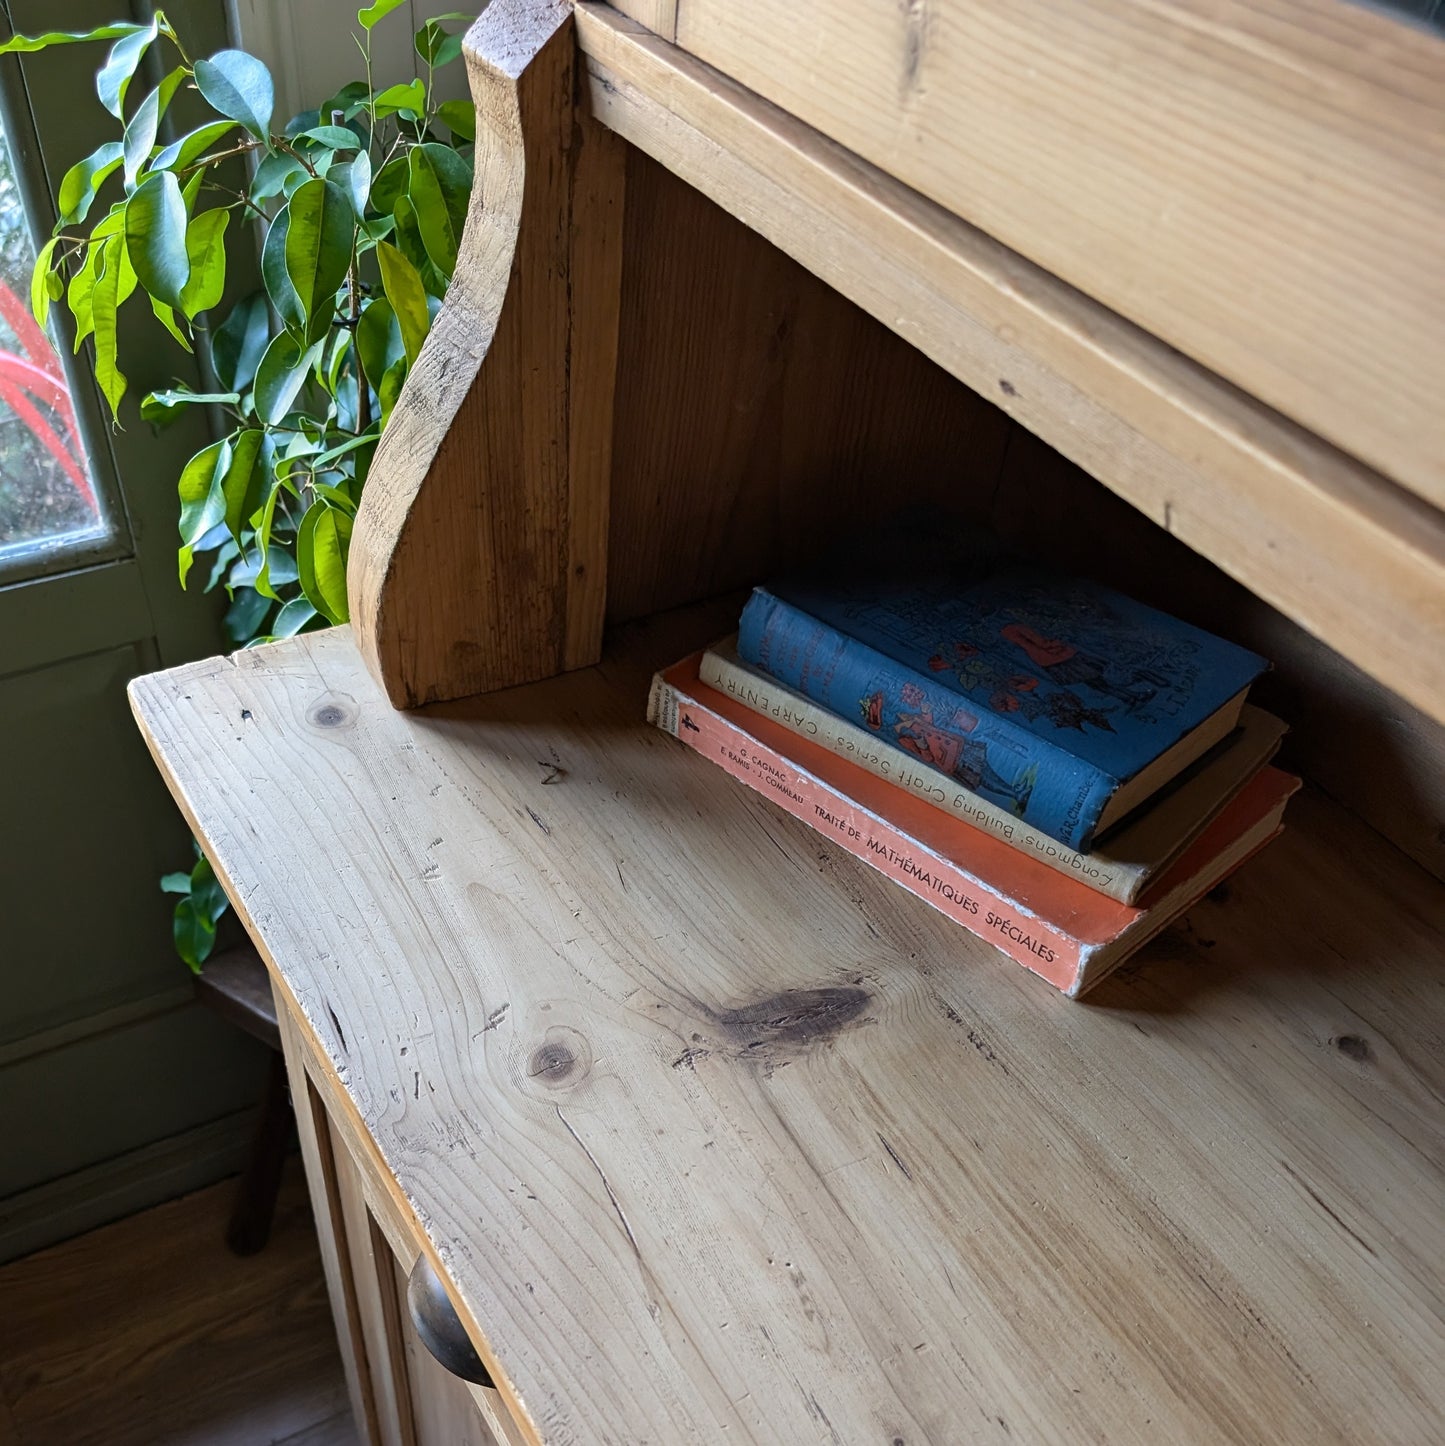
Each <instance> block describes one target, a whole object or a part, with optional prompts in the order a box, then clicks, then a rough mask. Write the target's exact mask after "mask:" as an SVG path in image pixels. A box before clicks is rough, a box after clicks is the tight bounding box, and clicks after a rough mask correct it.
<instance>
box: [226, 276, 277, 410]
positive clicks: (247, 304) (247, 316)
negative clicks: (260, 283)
mask: <svg viewBox="0 0 1445 1446" xmlns="http://www.w3.org/2000/svg"><path fill="white" fill-rule="evenodd" d="M270 340H271V312H270V308H269V307H268V306H267V304H266V297H265V295H264V294H263V293H262V292H259V291H253V292H252V293H251V294H250V295H249V296H247V297H245V298H244V299H243V300H241V301H238V302H237V303H236V304H235V306H233V307H232V308H231V312H230V315H229V316H227V317H226V319H225V321H223V322H222V323H221V324H220V326H218V327H217V328H216V330H215V331H214V332H213V333H212V334H211V366H212V367H213V368H214V369H215V373H216V380H217V381H218V382H220V384H221V385H222V386H223V387H230V388H231V389H232V390H233V391H237V392H239V391H244V390H245V388H246V387H248V386H250V385H251V383H252V381H253V380H254V379H255V376H256V368H257V367H258V366H260V365H261V358H262V356H264V355H265V352H266V344H267V342H269V341H270Z"/></svg>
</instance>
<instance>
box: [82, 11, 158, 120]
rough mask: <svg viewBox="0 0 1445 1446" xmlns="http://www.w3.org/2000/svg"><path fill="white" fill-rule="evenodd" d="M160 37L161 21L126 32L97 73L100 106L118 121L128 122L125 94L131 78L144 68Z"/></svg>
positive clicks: (96, 80)
mask: <svg viewBox="0 0 1445 1446" xmlns="http://www.w3.org/2000/svg"><path fill="white" fill-rule="evenodd" d="M156 34H157V22H156V20H155V18H154V17H152V19H151V22H150V24H149V25H136V26H134V27H131V28H129V29H127V30H126V31H125V33H124V34H122V35H121V37H120V39H119V40H117V41H116V42H115V44H114V45H112V46H111V47H110V54H109V55H107V56H106V58H105V64H104V65H102V66H101V68H100V69H99V70H98V71H96V73H95V93H96V94H97V95H98V96H99V97H100V103H101V105H103V106H104V107H105V108H106V110H108V111H109V112H110V113H111V115H113V116H114V117H115V118H116V119H117V120H123V119H124V111H125V93H126V91H127V90H129V89H130V83H131V78H132V77H133V76H134V75H135V73H136V70H137V68H138V67H139V66H140V63H141V60H142V58H143V57H144V56H145V53H146V51H147V50H149V49H150V47H151V43H152V41H154V40H155V38H156Z"/></svg>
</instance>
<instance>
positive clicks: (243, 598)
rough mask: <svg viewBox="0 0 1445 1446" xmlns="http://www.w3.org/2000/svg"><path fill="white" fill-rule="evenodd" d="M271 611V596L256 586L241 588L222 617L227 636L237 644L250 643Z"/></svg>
mask: <svg viewBox="0 0 1445 1446" xmlns="http://www.w3.org/2000/svg"><path fill="white" fill-rule="evenodd" d="M270 611H271V599H270V598H265V597H262V596H261V594H260V593H258V592H257V591H256V590H255V589H254V588H251V587H244V588H241V589H240V590H239V591H237V593H236V595H235V597H234V598H233V599H232V601H231V606H230V607H228V608H227V609H226V616H225V617H224V618H223V619H222V626H223V627H224V628H225V630H226V636H227V637H228V638H229V639H230V640H231V641H232V642H233V643H235V644H236V645H237V646H240V645H241V644H244V643H249V642H250V641H251V640H252V639H253V638H254V637H256V636H257V634H258V633H260V632H261V630H262V628H263V626H264V624H265V622H266V614H267V613H269V612H270Z"/></svg>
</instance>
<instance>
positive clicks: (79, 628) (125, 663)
mask: <svg viewBox="0 0 1445 1446" xmlns="http://www.w3.org/2000/svg"><path fill="white" fill-rule="evenodd" d="M7 8H8V9H9V10H10V12H11V15H12V18H13V21H14V24H15V27H16V28H17V29H18V30H22V31H26V32H32V33H33V32H35V31H39V30H48V29H52V28H54V27H55V25H56V24H58V23H63V24H64V26H65V27H66V28H76V29H81V28H86V27H88V26H91V25H96V24H101V23H103V22H106V21H110V20H115V19H117V18H124V16H125V13H126V10H127V5H126V3H125V0H67V3H66V4H65V5H64V6H63V7H59V8H58V7H57V6H56V5H55V4H54V3H53V0H12V3H11V4H10V5H9V6H8V7H7ZM143 8H144V7H143V4H142V3H141V0H135V3H134V4H133V5H132V6H131V7H130V9H131V13H132V14H133V15H134V16H136V17H137V18H138V17H139V15H140V12H141V11H142V9H143ZM166 8H167V12H168V13H169V15H170V16H171V18H172V20H173V21H175V22H176V23H177V25H178V26H179V27H182V28H183V29H184V30H185V31H188V32H189V34H190V35H191V36H192V37H194V38H195V41H196V49H197V50H198V52H199V53H200V54H206V53H209V52H210V51H212V50H216V49H220V48H222V47H223V46H224V45H226V44H227V43H228V40H227V36H226V28H225V15H224V3H223V0H181V3H179V4H174V3H173V4H169V5H168V6H167V7H166ZM61 10H63V14H62V13H60V12H61ZM104 55H105V49H104V46H103V45H101V46H95V45H74V46H66V47H63V48H60V49H57V50H54V51H50V52H45V53H41V54H38V55H34V56H29V57H27V58H26V59H25V61H24V62H23V65H22V63H21V62H19V61H17V60H15V59H13V58H8V59H6V60H5V61H3V62H0V100H3V105H0V121H3V124H4V127H5V131H6V137H7V140H8V142H9V150H10V156H11V159H12V161H13V174H14V179H15V183H16V184H15V185H14V186H7V184H6V181H5V177H4V175H3V174H0V206H4V205H6V204H7V202H8V204H9V206H10V207H11V210H12V212H13V211H14V210H15V208H16V207H17V205H19V204H21V203H23V205H24V208H25V210H26V212H27V213H28V215H29V219H30V221H31V224H32V228H33V231H34V232H35V234H36V236H37V244H38V240H39V238H43V237H44V236H46V235H48V233H49V231H50V224H51V220H52V218H53V216H54V214H55V212H54V203H53V195H54V191H55V188H56V186H57V185H58V183H59V181H60V178H61V177H62V176H63V175H64V174H65V171H66V170H67V169H68V168H69V166H70V165H72V164H73V163H74V162H75V161H76V160H78V159H80V158H81V157H82V156H84V155H86V154H88V153H89V152H90V151H92V150H93V149H94V148H95V147H96V146H97V145H98V144H100V143H101V142H102V141H104V140H109V139H112V138H113V137H114V135H115V123H114V121H113V119H112V118H111V117H110V116H109V115H108V114H107V113H106V112H105V111H104V110H103V108H102V107H101V105H100V103H99V101H98V100H97V99H96V97H95V87H94V71H95V68H96V67H97V66H98V65H99V64H100V63H101V61H102V60H103V59H104ZM155 79H156V77H154V76H152V77H147V75H146V74H145V73H144V71H142V73H141V74H140V75H139V76H138V77H137V81H136V84H135V85H134V86H132V92H133V94H132V96H131V103H132V105H134V104H136V103H138V102H139V99H140V98H141V97H142V96H143V95H144V94H145V93H146V90H147V89H148V88H149V86H150V85H151V84H153V83H154V81H155ZM181 104H182V101H181V100H180V99H179V98H178V100H177V106H178V107H179V106H180V105H181ZM177 119H178V121H179V123H181V124H184V123H185V121H184V116H183V115H178V117H177ZM17 192H18V194H17ZM102 199H103V200H104V199H105V198H104V197H103V198H102ZM93 214H95V215H98V214H99V211H98V210H97V211H96V212H95V213H93ZM7 234H8V235H9V236H10V240H9V242H7V241H6V239H5V238H6V235H7ZM16 244H17V243H16V241H15V225H14V218H13V217H12V224H11V226H10V229H9V232H8V233H7V232H6V228H5V227H4V226H3V225H0V252H3V250H4V248H5V247H6V245H9V246H10V247H11V249H12V250H13V249H14V247H15V245H16ZM236 284H238V285H247V286H249V285H250V284H254V283H253V282H252V283H248V282H247V281H246V278H244V277H237V278H236ZM26 299H27V300H28V291H27V295H26ZM0 312H3V308H0ZM52 316H53V317H54V318H55V323H56V324H55V330H56V333H57V335H59V336H60V338H61V340H62V349H63V350H65V351H66V352H68V351H69V350H70V345H69V334H70V333H69V329H68V326H67V324H66V318H65V316H64V314H63V312H62V311H61V310H60V309H58V308H56V309H53V310H52ZM7 325H9V323H3V324H0V351H12V352H13V351H14V349H15V347H16V345H17V344H18V343H17V338H16V334H15V329H14V327H13V326H11V327H10V330H8V331H7V330H6V326H7ZM19 325H21V326H22V327H23V318H22V319H21V321H20V322H19ZM31 340H32V342H33V341H34V337H33V336H32V337H31ZM120 343H121V364H122V367H123V369H124V370H125V372H126V374H127V375H128V377H129V379H130V383H131V394H130V396H129V397H128V399H127V402H126V404H125V406H124V407H123V408H122V414H121V421H122V426H123V429H122V430H116V431H113V430H112V429H111V428H110V426H109V425H108V417H107V415H106V413H105V411H104V404H103V401H102V400H101V398H100V396H99V393H98V391H97V389H96V387H95V383H94V378H93V373H92V372H91V361H90V356H91V351H90V344H89V343H87V344H86V346H85V347H84V348H83V349H82V352H81V354H80V357H79V358H78V360H77V363H76V364H75V365H74V366H73V367H72V372H71V388H70V395H71V400H72V405H73V411H74V414H75V418H76V425H77V429H78V430H79V432H80V433H81V434H82V439H83V447H84V451H85V452H86V453H87V455H88V459H89V476H90V478H91V480H92V483H93V485H94V487H95V489H96V490H97V492H98V493H99V494H100V495H101V496H102V497H103V498H104V499H105V505H106V507H107V509H108V515H109V518H110V521H111V523H112V526H111V528H110V531H109V532H108V533H107V534H105V535H104V536H103V537H101V538H100V540H98V541H95V540H92V541H90V542H87V543H85V544H83V545H81V546H78V547H73V548H70V549H69V550H65V549H61V550H59V551H54V550H51V551H45V552H42V553H34V552H32V553H31V554H29V555H20V556H17V554H16V550H15V549H13V548H12V549H10V550H9V551H8V554H0V583H3V584H5V585H3V586H0V758H3V759H4V767H3V770H0V917H3V918H4V920H5V928H4V933H3V935H0V1139H3V1141H4V1144H5V1148H4V1149H3V1150H0V1216H3V1217H4V1218H5V1220H6V1223H7V1227H10V1235H9V1236H7V1240H9V1241H11V1242H12V1243H11V1244H10V1245H9V1246H5V1245H0V1255H3V1254H4V1252H5V1250H6V1249H7V1248H13V1249H20V1248H34V1247H36V1246H38V1245H40V1244H43V1243H45V1242H46V1241H47V1240H48V1239H55V1238H59V1237H60V1235H62V1234H64V1233H70V1232H73V1231H74V1230H76V1229H80V1228H85V1227H88V1226H91V1225H96V1224H100V1223H101V1222H102V1221H103V1220H105V1219H107V1218H109V1215H108V1214H107V1211H109V1210H112V1209H114V1208H116V1207H115V1206H114V1204H108V1203H107V1201H108V1200H110V1199H111V1198H112V1195H113V1193H114V1192H108V1191H107V1190H106V1189H105V1188H104V1181H103V1180H100V1179H98V1177H97V1175H96V1171H97V1170H99V1171H102V1172H104V1171H105V1170H110V1169H113V1170H114V1171H115V1172H116V1174H117V1176H120V1175H125V1176H126V1178H127V1179H128V1180H130V1179H133V1176H134V1172H135V1171H136V1170H137V1169H145V1168H150V1165H149V1163H148V1162H150V1161H152V1160H154V1161H156V1165H155V1170H156V1175H155V1182H156V1183H155V1191H156V1192H157V1193H155V1195H154V1196H153V1197H151V1198H153V1199H159V1198H163V1196H164V1194H166V1193H170V1192H173V1191H174V1189H175V1188H176V1183H177V1175H176V1170H175V1165H176V1161H177V1160H184V1159H185V1158H186V1157H187V1153H188V1152H187V1150H186V1147H185V1145H184V1143H183V1141H184V1139H186V1138H189V1137H190V1135H191V1134H192V1133H193V1132H194V1134H195V1138H196V1139H197V1140H198V1141H199V1140H200V1139H201V1138H202V1137H203V1136H204V1138H205V1139H206V1140H207V1141H210V1142H211V1145H210V1146H208V1148H209V1154H208V1155H207V1157H206V1163H205V1164H204V1165H203V1166H199V1167H198V1168H202V1169H205V1170H208V1171H213V1170H217V1169H224V1168H225V1167H226V1165H227V1164H228V1163H229V1162H237V1163H238V1162H239V1160H240V1158H241V1153H242V1151H243V1149H244V1145H245V1139H246V1133H247V1121H246V1119H245V1115H244V1113H243V1108H244V1106H245V1105H247V1104H248V1103H250V1102H252V1101H254V1100H255V1099H256V1098H257V1097H258V1096H259V1092H260V1087H261V1082H262V1079H263V1072H264V1066H265V1050H264V1047H263V1046H261V1045H258V1044H257V1043H255V1042H254V1041H253V1040H251V1039H249V1038H247V1037H246V1036H244V1035H243V1034H241V1033H240V1032H239V1031H238V1030H236V1029H235V1028H234V1027H233V1026H230V1025H227V1024H225V1023H223V1022H221V1021H220V1020H218V1019H216V1018H215V1017H213V1016H212V1015H210V1014H208V1013H207V1012H205V1011H203V1010H202V1009H200V1007H199V1006H197V1005H195V1004H194V1003H193V1002H192V1001H191V998H190V984H189V976H188V975H187V973H186V971H185V968H184V966H183V965H182V964H181V963H180V962H179V960H178V959H177V958H176V955H175V952H174V949H173V946H172V943H171V926H170V904H169V903H168V901H167V899H166V898H165V896H163V895H162V894H161V893H160V892H159V888H158V884H159V878H160V875H161V874H162V873H164V872H168V871H170V870H173V869H182V868H189V866H190V862H191V845H190V840H189V837H188V834H187V830H186V828H185V825H184V823H183V821H182V820H181V818H180V816H179V814H178V813H177V812H176V810H175V808H174V806H173V805H172V804H171V802H170V800H169V799H168V798H167V796H166V793H165V789H164V787H163V786H162V784H161V782H160V779H159V778H158V777H157V775H156V772H155V769H154V766H153V765H152V763H151V761H150V759H149V757H148V755H147V753H146V750H145V747H144V745H143V744H142V742H141V741H140V738H139V736H138V735H137V733H136V730H135V727H134V724H133V722H132V721H131V718H130V712H129V708H128V706H127V704H126V699H125V686H126V683H127V682H128V681H129V679H130V678H131V677H133V676H135V675H136V674H138V673H141V672H146V671H149V670H151V669H153V668H156V667H161V666H168V665H171V664H174V663H178V662H181V661H183V660H185V659H187V658H191V657H198V656H202V655H204V654H206V653H213V652H216V651H218V650H219V649H220V647H221V646H222V639H221V635H220V631H219V628H218V625H217V624H218V616H219V607H218V603H219V602H220V601H222V600H221V599H218V598H213V597H205V596H204V595H202V593H201V591H200V588H199V586H198V585H196V584H193V587H192V590H191V591H190V592H189V593H182V592H181V591H180V588H179V586H178V583H177V578H176V559H175V548H176V543H177V536H176V519H177V501H176V490H175V489H176V479H177V477H178V476H179V474H180V470H181V468H182V466H183V465H184V462H185V460H186V458H188V457H189V456H190V455H191V454H192V453H194V452H195V451H196V450H198V449H199V448H200V447H201V446H203V445H205V443H206V442H207V441H208V440H209V436H208V433H207V430H206V427H205V423H204V420H203V419H200V418H190V419H187V420H183V421H182V422H179V423H177V425H176V426H175V427H173V428H170V429H167V430H166V431H165V432H162V433H159V434H157V433H153V432H152V430H151V428H150V427H149V426H148V425H146V424H145V423H144V422H142V421H141V420H140V418H139V415H138V413H137V410H136V401H137V399H138V398H139V397H140V396H142V395H143V394H144V393H145V392H146V391H147V390H150V389H152V388H154V387H157V386H163V385H167V384H170V383H171V382H173V381H175V380H178V379H179V380H182V381H184V382H186V383H187V384H189V385H191V386H203V384H204V383H203V378H202V376H201V374H200V372H199V369H198V368H197V366H196V364H195V362H194V361H193V359H191V358H189V357H187V356H186V355H185V354H184V353H183V352H181V351H180V350H179V348H177V347H176V346H175V345H174V344H173V343H171V342H170V341H169V340H168V339H167V338H166V336H165V334H164V332H163V331H162V330H161V328H160V325H159V323H158V322H156V320H155V318H154V317H153V316H152V314H151V312H150V308H149V307H148V306H147V305H146V304H145V298H144V297H143V296H142V295H140V294H139V293H137V294H136V295H135V296H133V297H132V298H131V300H130V301H129V302H127V304H126V307H125V309H124V310H123V311H122V313H121V337H120ZM4 368H5V364H4V362H3V359H0V381H3V379H4V376H5V370H4ZM7 408H8V403H7V400H6V396H5V394H4V391H3V388H0V453H3V451H4V432H5V428H6V426H7V425H8V426H11V427H12V429H13V426H14V421H13V415H12V411H11V410H7ZM12 410H13V409H12ZM7 417H9V418H10V420H9V421H7ZM51 420H52V421H56V418H55V417H54V415H53V414H51ZM53 430H57V431H58V432H65V431H66V428H65V427H64V426H63V425H61V424H60V423H59V422H58V421H57V422H56V427H55V428H54V429H53ZM11 450H12V454H13V455H14V456H15V457H19V458H20V459H21V461H22V463H23V455H24V454H23V453H21V452H15V449H14V448H12V449H11ZM67 479H68V480H67V485H68V483H69V482H73V481H74V479H73V478H70V477H68V474H67ZM21 480H22V481H24V479H23V478H22V479H21ZM51 481H52V482H54V478H53V477H52V479H51ZM52 490H53V488H52ZM0 500H3V499H0ZM196 571H197V572H201V571H202V570H201V569H197V570H196ZM221 1125H224V1126H225V1127H226V1128H228V1129H233V1130H234V1137H235V1138H234V1150H233V1151H231V1152H230V1153H228V1152H227V1151H225V1150H218V1149H215V1148H214V1141H213V1136H214V1135H215V1131H216V1129H217V1128H218V1127H219V1126H221ZM165 1140H178V1143H177V1146H176V1148H174V1149H171V1150H170V1151H169V1153H167V1152H166V1151H164V1150H160V1149H158V1145H159V1142H162V1141H165ZM72 1176H74V1179H75V1181H76V1182H77V1184H76V1186H75V1188H74V1189H73V1190H71V1191H70V1195H69V1196H67V1197H66V1198H67V1199H68V1200H69V1204H68V1206H67V1208H66V1209H65V1210H64V1211H56V1210H55V1209H54V1208H53V1202H54V1201H55V1200H56V1199H57V1198H59V1197H61V1196H65V1195H66V1191H67V1189H68V1188H69V1187H67V1185H66V1181H67V1179H69V1178H70V1177H72ZM80 1182H83V1188H82V1185H81V1183H80ZM183 1183H184V1184H186V1185H188V1186H195V1185H199V1184H203V1183H206V1181H205V1179H203V1178H197V1177H195V1175H194V1174H191V1175H189V1176H185V1177H184V1181H183ZM117 1198H118V1197H117ZM92 1200H93V1201H94V1202H95V1203H94V1204H93V1205H92V1204H90V1203H89V1202H90V1201H92ZM125 1200H126V1203H127V1204H129V1205H130V1206H132V1207H136V1206H139V1205H143V1204H146V1203H149V1201H148V1200H147V1198H146V1196H145V1192H144V1190H138V1189H137V1188H135V1187H134V1186H133V1185H132V1187H131V1188H129V1190H128V1192H127V1193H126V1194H125Z"/></svg>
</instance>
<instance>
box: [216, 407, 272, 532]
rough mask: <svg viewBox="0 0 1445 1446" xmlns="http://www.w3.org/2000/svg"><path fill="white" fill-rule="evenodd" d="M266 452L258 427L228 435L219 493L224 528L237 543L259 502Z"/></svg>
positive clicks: (263, 437) (263, 435) (264, 437)
mask: <svg viewBox="0 0 1445 1446" xmlns="http://www.w3.org/2000/svg"><path fill="white" fill-rule="evenodd" d="M267 454H268V447H267V440H266V434H265V433H264V432H263V431H261V429H260V428H259V427H248V428H246V429H245V430H244V431H241V432H237V433H235V435H234V436H233V438H232V441H231V457H230V461H229V462H228V463H227V466H226V470H225V473H224V474H223V475H222V477H221V496H222V499H223V500H224V502H225V523H226V527H227V529H228V530H229V531H230V534H231V536H232V537H234V538H235V539H236V540H237V541H238V542H239V541H240V540H241V529H242V528H243V527H244V526H245V524H246V519H247V518H249V517H250V516H251V515H252V513H254V512H255V510H256V509H257V507H259V506H260V505H261V487H262V484H263V483H264V482H265V478H266V462H267Z"/></svg>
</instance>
